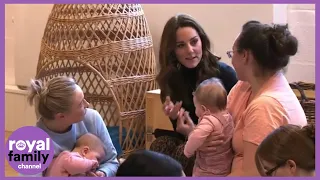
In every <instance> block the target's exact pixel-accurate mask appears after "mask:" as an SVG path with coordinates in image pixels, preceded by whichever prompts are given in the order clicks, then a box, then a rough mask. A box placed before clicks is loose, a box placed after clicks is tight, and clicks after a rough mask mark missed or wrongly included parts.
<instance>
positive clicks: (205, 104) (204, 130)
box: [184, 78, 234, 176]
mask: <svg viewBox="0 0 320 180" xmlns="http://www.w3.org/2000/svg"><path fill="white" fill-rule="evenodd" d="M193 101H194V105H195V108H196V110H195V111H196V112H195V113H196V115H197V116H198V117H199V120H198V125H197V126H196V127H195V128H194V130H193V131H192V132H191V133H190V134H189V136H188V141H187V143H186V145H185V148H184V154H185V156H186V157H188V158H189V157H191V156H193V155H194V154H195V153H196V160H195V164H194V168H193V174H192V176H227V175H228V174H229V173H230V171H231V164H232V160H233V151H232V147H231V138H232V134H233V128H234V125H233V120H232V117H231V115H230V114H229V113H228V112H227V111H226V106H227V93H226V90H225V89H224V87H223V85H222V83H221V81H220V80H219V79H217V78H210V79H207V80H205V81H203V82H202V83H201V84H200V85H199V86H198V87H197V89H196V91H195V92H194V94H193ZM212 132H220V133H222V134H223V135H224V137H225V140H224V143H223V144H222V145H221V146H219V147H217V149H216V150H215V151H213V152H208V151H205V150H204V149H201V147H205V145H204V144H205V142H206V140H207V138H208V137H209V136H210V135H211V133H212Z"/></svg>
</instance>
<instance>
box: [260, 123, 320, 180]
mask: <svg viewBox="0 0 320 180" xmlns="http://www.w3.org/2000/svg"><path fill="white" fill-rule="evenodd" d="M255 160H256V165H257V168H258V171H259V173H260V175H261V176H315V162H316V159H315V125H314V124H309V125H307V126H304V127H303V128H301V127H300V126H296V125H292V124H288V125H284V126H280V127H279V128H278V129H276V130H275V131H273V132H272V133H271V134H269V135H268V136H267V137H266V138H265V139H264V140H263V141H262V142H261V144H260V145H259V147H258V149H257V152H256V157H255Z"/></svg>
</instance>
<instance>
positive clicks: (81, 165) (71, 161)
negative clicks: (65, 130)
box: [46, 151, 98, 176]
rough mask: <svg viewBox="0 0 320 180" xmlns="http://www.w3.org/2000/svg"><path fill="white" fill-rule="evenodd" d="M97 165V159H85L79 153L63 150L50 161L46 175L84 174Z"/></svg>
mask: <svg viewBox="0 0 320 180" xmlns="http://www.w3.org/2000/svg"><path fill="white" fill-rule="evenodd" d="M97 166H98V163H97V161H94V160H89V159H86V158H84V157H82V156H81V155H80V154H79V153H76V152H70V151H63V152H61V153H60V154H59V156H58V157H56V158H55V159H54V160H53V161H52V163H51V164H50V166H49V168H48V169H47V171H46V176H78V175H83V176H85V173H87V172H89V171H91V170H92V169H93V168H96V167H97Z"/></svg>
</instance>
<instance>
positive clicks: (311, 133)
mask: <svg viewBox="0 0 320 180" xmlns="http://www.w3.org/2000/svg"><path fill="white" fill-rule="evenodd" d="M302 129H303V131H304V132H305V133H306V135H307V136H308V137H310V139H312V141H313V142H314V143H315V133H316V128H315V124H314V123H309V124H308V125H306V126H305V127H303V128H302Z"/></svg>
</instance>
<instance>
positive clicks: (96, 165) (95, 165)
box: [92, 160, 99, 169]
mask: <svg viewBox="0 0 320 180" xmlns="http://www.w3.org/2000/svg"><path fill="white" fill-rule="evenodd" d="M92 161H93V164H92V169H97V168H98V167H99V162H98V161H97V160H92Z"/></svg>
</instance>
